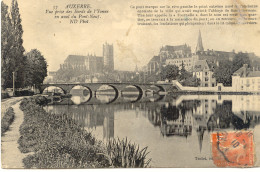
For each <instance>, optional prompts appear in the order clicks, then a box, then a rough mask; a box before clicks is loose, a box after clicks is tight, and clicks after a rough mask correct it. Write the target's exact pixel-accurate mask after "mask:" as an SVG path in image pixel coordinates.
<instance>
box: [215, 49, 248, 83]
mask: <svg viewBox="0 0 260 172" xmlns="http://www.w3.org/2000/svg"><path fill="white" fill-rule="evenodd" d="M243 64H248V65H249V66H250V60H249V57H248V55H247V54H245V53H238V54H236V55H235V57H234V59H233V61H232V62H231V61H229V60H222V61H220V62H219V66H218V67H217V68H216V69H215V70H214V74H213V77H215V78H216V81H217V82H218V83H223V85H224V86H231V85H232V75H233V73H234V72H236V71H237V70H238V69H240V68H241V67H242V66H243Z"/></svg>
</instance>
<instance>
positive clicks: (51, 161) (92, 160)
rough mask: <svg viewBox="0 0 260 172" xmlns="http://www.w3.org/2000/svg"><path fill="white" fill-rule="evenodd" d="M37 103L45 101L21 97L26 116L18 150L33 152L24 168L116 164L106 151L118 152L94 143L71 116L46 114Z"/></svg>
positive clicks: (87, 166)
mask: <svg viewBox="0 0 260 172" xmlns="http://www.w3.org/2000/svg"><path fill="white" fill-rule="evenodd" d="M39 102H44V100H39V99H38V98H24V99H23V100H22V102H21V105H20V108H21V110H22V111H23V112H24V115H25V116H24V122H23V124H22V125H21V127H20V134H21V137H20V138H19V140H18V143H19V149H20V150H21V152H24V153H25V152H32V151H33V152H34V154H33V155H30V156H27V157H26V158H25V159H23V162H24V164H25V167H26V168H100V167H106V168H107V167H111V165H112V164H117V162H115V160H117V159H118V157H115V159H114V158H113V159H112V160H111V158H108V157H109V155H108V153H107V152H108V151H110V153H111V154H116V152H119V150H116V149H109V148H108V147H106V146H105V145H104V144H102V142H101V141H98V140H96V139H95V138H94V137H93V136H92V135H91V134H90V133H88V132H87V131H86V130H84V128H82V127H80V125H79V124H77V123H76V122H75V121H74V120H73V119H72V118H71V116H68V115H66V114H55V115H54V114H50V113H47V112H46V111H44V109H43V108H42V106H40V105H37V103H39ZM114 151H115V152H114ZM131 151H134V152H138V150H137V151H136V150H133V149H131ZM139 152H140V151H139ZM142 152H143V151H142ZM128 158H129V159H130V158H131V157H130V155H129V157H128ZM136 164H137V162H136ZM118 167H122V166H118ZM139 167H141V166H140V165H139Z"/></svg>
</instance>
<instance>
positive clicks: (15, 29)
mask: <svg viewBox="0 0 260 172" xmlns="http://www.w3.org/2000/svg"><path fill="white" fill-rule="evenodd" d="M21 22H22V20H21V17H20V13H19V7H18V3H17V0H12V7H11V25H12V36H13V48H12V51H11V53H12V54H11V56H12V58H13V59H14V66H15V69H14V70H15V72H16V75H17V79H16V85H17V87H22V86H23V85H24V77H25V76H24V67H25V56H24V55H23V53H24V51H25V50H24V47H23V39H22V36H23V28H22V24H21Z"/></svg>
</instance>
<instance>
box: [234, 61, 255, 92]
mask: <svg viewBox="0 0 260 172" xmlns="http://www.w3.org/2000/svg"><path fill="white" fill-rule="evenodd" d="M232 88H233V89H234V91H237V92H260V71H254V70H253V71H251V70H250V69H249V68H248V64H244V65H243V67H241V68H240V69H238V70H237V71H236V72H234V73H233V75H232Z"/></svg>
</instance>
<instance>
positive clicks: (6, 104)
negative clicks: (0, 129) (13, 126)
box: [1, 97, 23, 119]
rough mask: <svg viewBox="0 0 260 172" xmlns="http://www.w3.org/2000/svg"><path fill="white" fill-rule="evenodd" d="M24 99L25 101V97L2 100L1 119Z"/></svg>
mask: <svg viewBox="0 0 260 172" xmlns="http://www.w3.org/2000/svg"><path fill="white" fill-rule="evenodd" d="M22 99H23V97H11V98H7V99H3V100H1V119H2V118H3V116H4V114H5V112H6V110H7V109H8V108H9V107H11V106H12V105H14V104H16V103H17V102H19V101H20V100H22Z"/></svg>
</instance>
